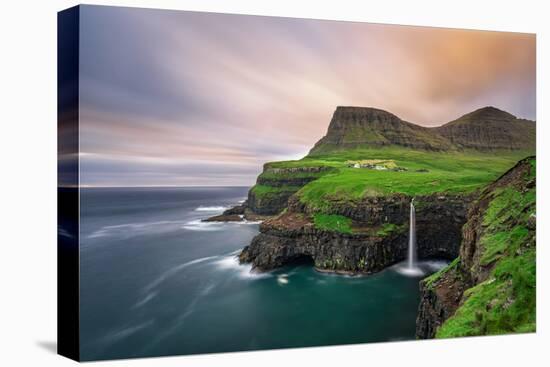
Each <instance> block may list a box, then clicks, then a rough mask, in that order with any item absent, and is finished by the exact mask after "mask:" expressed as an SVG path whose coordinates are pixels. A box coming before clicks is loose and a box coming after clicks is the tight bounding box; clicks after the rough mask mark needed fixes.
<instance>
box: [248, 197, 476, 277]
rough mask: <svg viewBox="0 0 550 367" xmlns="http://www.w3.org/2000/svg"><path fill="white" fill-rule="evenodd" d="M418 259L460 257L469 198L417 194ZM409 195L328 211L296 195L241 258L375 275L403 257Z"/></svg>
mask: <svg viewBox="0 0 550 367" xmlns="http://www.w3.org/2000/svg"><path fill="white" fill-rule="evenodd" d="M415 202H416V203H417V207H418V209H417V218H419V220H418V221H417V223H416V224H417V233H418V244H419V246H418V255H419V257H420V258H448V259H453V258H455V257H456V256H458V244H459V243H460V241H461V227H462V225H463V224H464V222H465V221H466V212H467V207H468V204H469V202H470V197H468V196H456V195H447V196H445V195H430V196H418V197H416V198H415ZM409 203H410V198H409V197H407V196H405V195H392V196H385V197H383V198H365V199H364V200H361V201H359V202H357V204H356V205H355V206H353V207H351V206H346V205H335V206H334V207H333V211H332V212H330V213H328V214H327V213H318V212H315V211H310V210H309V209H308V208H307V206H305V205H304V204H303V203H301V202H300V201H299V200H298V199H297V198H292V199H291V200H290V203H289V205H288V208H287V210H286V212H284V213H283V214H281V215H279V216H277V217H275V218H272V219H268V220H266V221H265V222H263V223H262V224H261V225H260V234H259V235H257V236H256V237H255V238H254V239H253V240H252V243H251V244H250V245H249V246H247V247H245V248H244V249H243V251H242V253H241V254H240V256H239V258H240V260H241V262H247V263H252V264H253V266H254V268H256V269H257V270H262V271H265V270H271V269H273V268H277V267H280V266H283V265H287V264H292V263H295V262H296V261H309V262H311V263H312V264H313V265H314V266H315V267H316V269H317V270H320V271H333V272H338V273H372V272H376V271H380V270H382V269H384V268H386V267H387V266H389V265H392V264H394V263H396V262H399V261H401V260H404V259H405V257H406V251H407V238H408V226H409Z"/></svg>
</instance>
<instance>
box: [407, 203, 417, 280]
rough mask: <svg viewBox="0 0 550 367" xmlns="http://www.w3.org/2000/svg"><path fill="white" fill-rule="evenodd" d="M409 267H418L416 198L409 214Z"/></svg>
mask: <svg viewBox="0 0 550 367" xmlns="http://www.w3.org/2000/svg"><path fill="white" fill-rule="evenodd" d="M407 267H408V268H409V269H411V270H412V269H414V268H415V267H416V214H415V211H414V199H412V200H411V212H410V215H409V257H408V259H407Z"/></svg>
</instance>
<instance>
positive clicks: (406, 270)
mask: <svg viewBox="0 0 550 367" xmlns="http://www.w3.org/2000/svg"><path fill="white" fill-rule="evenodd" d="M416 257H417V256H416V211H415V208H414V199H412V200H411V209H410V214H409V247H408V251H407V263H406V266H399V268H398V269H397V270H398V271H399V272H400V273H401V274H403V275H408V276H421V275H424V270H422V269H421V268H420V267H418V264H417V261H416Z"/></svg>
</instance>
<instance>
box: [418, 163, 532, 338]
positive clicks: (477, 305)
mask: <svg viewBox="0 0 550 367" xmlns="http://www.w3.org/2000/svg"><path fill="white" fill-rule="evenodd" d="M530 164H531V165H532V166H533V168H532V169H531V171H530V172H529V173H528V174H526V175H525V176H524V177H522V178H520V179H522V180H523V181H524V182H526V183H527V182H529V181H531V182H533V180H534V178H535V177H534V175H535V159H534V158H533V159H531V160H530ZM488 199H490V203H489V206H488V208H487V210H486V211H485V212H484V213H483V220H482V225H483V230H482V232H481V236H480V238H479V240H478V241H477V242H478V246H479V248H480V250H481V251H480V256H479V260H478V261H479V266H480V267H481V268H482V269H483V268H489V269H491V270H490V274H489V276H488V277H487V279H486V280H485V281H483V282H481V283H479V284H476V285H475V286H474V287H472V288H470V289H468V290H466V291H465V292H464V296H463V302H462V304H461V305H460V307H459V308H458V310H457V311H456V313H455V314H454V315H453V316H452V317H450V318H449V319H448V320H446V321H445V323H444V324H443V325H442V326H441V327H440V328H439V329H438V330H437V333H436V337H437V338H448V337H457V336H471V335H494V334H505V333H511V332H532V331H535V328H536V325H535V321H536V320H535V319H536V312H535V310H536V247H535V228H534V219H535V210H536V200H535V199H536V187H535V186H534V184H522V185H514V186H512V185H509V186H508V187H503V188H499V189H497V190H495V191H494V192H493V193H491V194H490V196H489V198H488ZM459 262H460V259H457V260H456V261H455V262H454V263H455V265H456V264H458V263H459ZM455 265H454V266H455ZM450 267H451V266H450ZM450 267H449V268H450ZM445 271H448V269H444V270H442V271H441V272H440V273H438V274H435V275H433V276H432V277H431V278H429V279H428V280H427V283H433V282H434V281H437V279H438V278H439V277H441V275H442V274H443V273H444V272H445Z"/></svg>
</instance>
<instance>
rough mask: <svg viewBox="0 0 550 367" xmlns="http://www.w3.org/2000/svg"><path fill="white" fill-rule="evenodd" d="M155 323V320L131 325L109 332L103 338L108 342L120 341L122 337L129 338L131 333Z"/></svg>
mask: <svg viewBox="0 0 550 367" xmlns="http://www.w3.org/2000/svg"><path fill="white" fill-rule="evenodd" d="M152 324H153V320H149V321H146V322H144V323H141V324H138V325H135V326H129V327H125V328H121V329H118V330H116V331H113V332H111V333H109V334H107V335H106V336H105V337H104V338H103V340H104V341H106V342H108V343H113V342H116V341H119V340H121V339H124V338H127V337H129V336H130V335H133V334H135V333H137V332H138V331H140V330H142V329H145V328H147V327H149V326H151V325H152Z"/></svg>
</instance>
